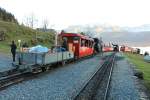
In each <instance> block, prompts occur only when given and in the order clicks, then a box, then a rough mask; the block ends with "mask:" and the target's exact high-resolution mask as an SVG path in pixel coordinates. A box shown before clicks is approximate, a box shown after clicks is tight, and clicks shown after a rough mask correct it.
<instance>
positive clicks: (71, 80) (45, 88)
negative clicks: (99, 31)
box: [0, 53, 110, 100]
mask: <svg viewBox="0 0 150 100" xmlns="http://www.w3.org/2000/svg"><path fill="white" fill-rule="evenodd" d="M109 54H110V53H106V54H104V55H109ZM101 58H102V57H101V56H99V55H97V56H95V57H93V58H89V59H86V60H83V61H81V62H78V63H75V64H69V65H67V66H63V67H60V68H57V69H54V70H52V71H51V72H50V73H49V74H46V75H43V76H40V77H38V78H35V79H32V80H28V81H24V82H22V83H19V84H16V85H13V86H11V87H9V88H7V89H5V90H2V91H0V100H70V99H72V97H73V96H74V95H75V94H76V93H77V92H78V90H79V89H80V87H81V85H82V84H84V82H86V80H88V79H89V77H90V76H91V75H92V74H93V73H94V72H95V71H96V70H98V68H99V67H100V66H98V65H99V64H101V63H102V62H103V60H102V59H101Z"/></svg>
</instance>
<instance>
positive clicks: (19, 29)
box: [0, 21, 54, 53]
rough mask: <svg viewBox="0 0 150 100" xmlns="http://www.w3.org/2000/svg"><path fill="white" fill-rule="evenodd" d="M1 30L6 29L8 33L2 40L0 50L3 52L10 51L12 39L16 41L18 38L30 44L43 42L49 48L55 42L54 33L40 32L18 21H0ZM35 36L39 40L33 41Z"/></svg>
mask: <svg viewBox="0 0 150 100" xmlns="http://www.w3.org/2000/svg"><path fill="white" fill-rule="evenodd" d="M0 31H4V32H5V35H6V40H5V41H0V52H3V53H8V52H10V44H11V41H12V40H15V42H16V43H17V41H18V40H22V42H27V43H28V45H29V46H34V45H36V44H41V45H44V46H47V47H48V48H50V47H51V46H52V45H53V44H54V33H49V32H39V31H37V30H34V29H31V28H29V27H25V26H22V25H18V24H16V23H10V22H4V21H0ZM35 37H37V42H36V43H33V42H32V41H35ZM17 45H18V44H17Z"/></svg>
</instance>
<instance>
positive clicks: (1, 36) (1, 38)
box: [0, 31, 5, 41]
mask: <svg viewBox="0 0 150 100" xmlns="http://www.w3.org/2000/svg"><path fill="white" fill-rule="evenodd" d="M4 40H5V32H4V31H0V41H4Z"/></svg>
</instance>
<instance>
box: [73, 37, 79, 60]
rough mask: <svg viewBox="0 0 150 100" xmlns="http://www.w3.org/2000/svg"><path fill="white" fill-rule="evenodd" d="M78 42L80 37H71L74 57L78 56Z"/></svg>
mask: <svg viewBox="0 0 150 100" xmlns="http://www.w3.org/2000/svg"><path fill="white" fill-rule="evenodd" d="M79 44H80V38H79V37H73V50H74V54H75V58H78V57H79V48H80V47H79Z"/></svg>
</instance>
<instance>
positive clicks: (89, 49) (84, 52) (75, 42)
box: [59, 33, 94, 58]
mask: <svg viewBox="0 0 150 100" xmlns="http://www.w3.org/2000/svg"><path fill="white" fill-rule="evenodd" d="M62 40H66V41H67V46H68V50H69V51H70V52H74V55H75V58H81V57H85V56H89V55H92V54H93V52H94V49H93V45H94V40H93V39H92V38H90V37H88V36H84V35H81V34H77V33H61V34H60V35H59V41H62Z"/></svg>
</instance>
